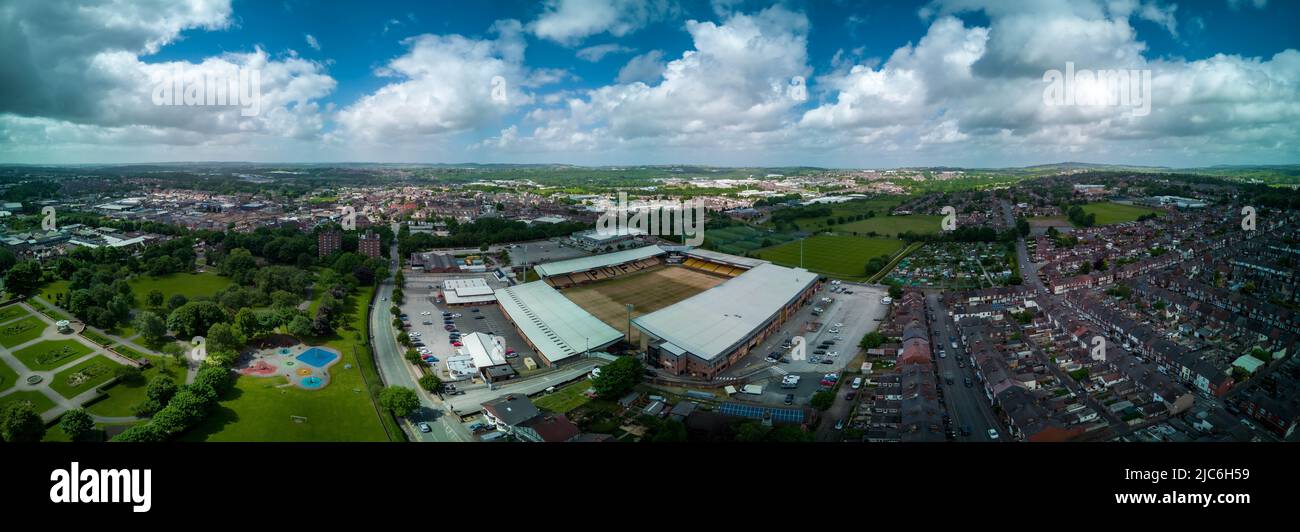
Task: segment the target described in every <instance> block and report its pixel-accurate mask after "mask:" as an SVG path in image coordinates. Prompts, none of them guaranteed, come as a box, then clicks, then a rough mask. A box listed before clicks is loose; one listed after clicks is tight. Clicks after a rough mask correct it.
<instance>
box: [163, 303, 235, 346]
mask: <svg viewBox="0 0 1300 532" xmlns="http://www.w3.org/2000/svg"><path fill="white" fill-rule="evenodd" d="M224 321H226V311H224V310H222V309H221V305H218V304H216V303H213V302H211V301H191V302H189V303H186V304H184V305H181V306H180V307H178V308H177V309H176V310H173V311H172V313H171V315H170V316H168V317H167V328H169V329H171V330H173V331H176V334H179V335H180V336H181V337H182V338H190V337H193V336H197V335H199V334H203V333H205V332H207V330H208V329H209V328H210V327H212V324H214V323H220V322H224Z"/></svg>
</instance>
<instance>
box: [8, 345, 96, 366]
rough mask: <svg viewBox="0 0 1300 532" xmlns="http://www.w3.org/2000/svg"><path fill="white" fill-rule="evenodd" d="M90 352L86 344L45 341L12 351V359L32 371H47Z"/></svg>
mask: <svg viewBox="0 0 1300 532" xmlns="http://www.w3.org/2000/svg"><path fill="white" fill-rule="evenodd" d="M90 352H91V349H90V348H89V347H86V344H83V343H81V342H78V341H76V340H46V341H44V342H40V343H37V344H36V345H29V346H27V347H24V348H22V349H19V350H17V351H14V358H17V359H18V360H19V361H20V362H22V363H23V365H25V366H27V367H28V368H29V369H31V370H32V371H49V370H52V369H54V368H57V367H59V366H62V365H64V364H67V363H68V362H71V361H73V360H76V359H77V358H79V357H81V356H82V355H85V354H88V353H90ZM50 353H57V355H50Z"/></svg>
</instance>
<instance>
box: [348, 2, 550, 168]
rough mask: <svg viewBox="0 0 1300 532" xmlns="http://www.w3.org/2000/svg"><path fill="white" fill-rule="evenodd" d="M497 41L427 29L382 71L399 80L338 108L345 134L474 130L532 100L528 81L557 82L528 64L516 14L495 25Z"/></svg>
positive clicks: (373, 137) (371, 136) (394, 136)
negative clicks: (428, 32)
mask: <svg viewBox="0 0 1300 532" xmlns="http://www.w3.org/2000/svg"><path fill="white" fill-rule="evenodd" d="M493 32H494V33H495V34H496V39H473V38H468V37H464V36H461V35H432V34H424V35H419V36H416V37H411V38H408V39H406V40H404V41H402V42H403V44H404V45H406V47H407V52H406V53H405V54H403V55H402V56H400V57H397V58H395V59H393V60H392V61H389V62H388V63H387V64H386V65H385V66H383V67H381V68H379V69H378V70H377V71H376V74H378V75H380V76H384V77H391V78H398V80H397V81H394V82H392V83H389V84H387V85H385V86H383V87H381V88H380V89H378V90H377V91H375V92H373V93H371V94H368V95H366V96H363V97H362V98H361V99H359V100H358V101H356V102H355V103H353V104H351V105H349V106H347V107H345V108H344V109H342V110H341V111H339V113H338V115H337V120H338V122H339V125H340V126H341V128H342V130H343V132H344V133H346V134H347V135H349V136H351V137H353V138H356V139H360V140H365V141H370V142H388V141H400V140H410V139H412V138H418V137H426V136H430V135H441V134H447V133H456V132H461V131H467V130H472V129H476V128H479V127H482V126H485V125H488V124H492V123H495V122H498V121H500V120H501V118H502V117H504V116H505V115H506V114H507V113H508V112H510V111H511V110H513V109H515V108H517V107H519V106H521V105H525V104H529V103H531V102H532V96H531V95H530V94H528V93H527V92H525V91H524V90H523V88H524V87H526V86H530V85H536V84H541V83H546V82H549V81H553V80H554V79H555V78H556V76H557V73H555V72H553V71H539V72H537V73H533V72H530V71H529V70H528V69H526V68H525V67H524V65H523V59H524V47H525V44H524V40H523V36H522V34H521V33H520V32H521V26H520V24H519V22H518V21H515V20H503V21H497V23H496V24H494V25H493Z"/></svg>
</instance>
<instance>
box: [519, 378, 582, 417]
mask: <svg viewBox="0 0 1300 532" xmlns="http://www.w3.org/2000/svg"><path fill="white" fill-rule="evenodd" d="M589 389H591V382H590V381H588V380H586V379H583V380H580V381H578V382H575V383H573V384H570V385H568V386H565V387H563V388H560V389H559V390H556V391H555V393H549V394H546V395H541V396H538V397H537V399H536V400H534V401H533V404H535V405H537V407H538V408H545V409H547V410H550V411H551V412H556V413H559V414H566V413H568V412H569V411H570V410H573V409H575V408H578V407H580V406H582V405H585V404H587V402H588V401H591V399H590V398H588V397H587V396H586V395H583V393H584V392H586V391H587V390H589Z"/></svg>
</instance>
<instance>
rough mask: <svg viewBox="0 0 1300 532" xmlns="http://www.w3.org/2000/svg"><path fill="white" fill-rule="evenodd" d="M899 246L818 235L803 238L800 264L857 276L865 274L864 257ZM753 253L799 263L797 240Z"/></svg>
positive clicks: (890, 242) (896, 242)
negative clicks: (801, 261)
mask: <svg viewBox="0 0 1300 532" xmlns="http://www.w3.org/2000/svg"><path fill="white" fill-rule="evenodd" d="M902 248H903V241H902V240H893V239H888V238H862V237H855V236H843V235H817V236H813V237H811V238H808V239H807V240H805V241H804V245H803V265H804V267H805V268H807V269H809V270H812V271H815V272H820V273H825V274H828V275H833V276H837V277H842V278H847V279H860V278H864V277H866V265H867V261H869V260H871V259H872V258H873V257H878V256H880V255H893V254H894V253H896V252H898V250H900V249H902ZM756 255H757V256H758V257H759V258H762V259H766V260H770V261H772V262H775V263H777V264H781V265H785V266H799V242H798V241H794V242H788V243H785V244H782V245H779V246H775V247H771V248H767V249H764V250H761V251H759V252H757V253H756ZM873 273H874V272H873Z"/></svg>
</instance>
